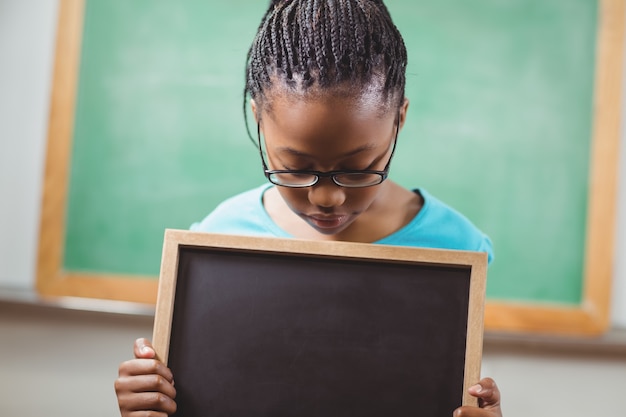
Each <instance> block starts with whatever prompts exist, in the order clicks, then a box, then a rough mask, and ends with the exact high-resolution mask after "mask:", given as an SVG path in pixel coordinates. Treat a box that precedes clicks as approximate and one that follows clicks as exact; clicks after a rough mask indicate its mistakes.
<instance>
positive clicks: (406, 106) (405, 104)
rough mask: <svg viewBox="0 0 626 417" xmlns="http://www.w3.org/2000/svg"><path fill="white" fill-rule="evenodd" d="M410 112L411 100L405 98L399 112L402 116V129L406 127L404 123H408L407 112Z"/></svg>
mask: <svg viewBox="0 0 626 417" xmlns="http://www.w3.org/2000/svg"><path fill="white" fill-rule="evenodd" d="M408 110H409V99H408V98H406V97H405V98H404V101H403V102H402V105H400V110H399V111H398V113H399V116H400V129H402V127H403V126H404V122H405V121H406V115H407V111H408Z"/></svg>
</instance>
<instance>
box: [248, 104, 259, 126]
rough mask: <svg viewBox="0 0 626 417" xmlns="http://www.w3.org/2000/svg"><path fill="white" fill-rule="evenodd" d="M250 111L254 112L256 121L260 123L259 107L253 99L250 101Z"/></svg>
mask: <svg viewBox="0 0 626 417" xmlns="http://www.w3.org/2000/svg"><path fill="white" fill-rule="evenodd" d="M250 109H251V110H252V115H253V116H254V121H255V122H257V123H259V116H258V114H257V110H258V109H257V105H256V101H254V99H253V98H251V99H250Z"/></svg>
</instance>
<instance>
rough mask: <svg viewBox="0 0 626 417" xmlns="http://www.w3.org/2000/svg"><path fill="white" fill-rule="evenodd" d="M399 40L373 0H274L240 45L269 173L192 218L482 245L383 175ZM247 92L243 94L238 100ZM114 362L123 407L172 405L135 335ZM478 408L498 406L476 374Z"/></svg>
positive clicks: (150, 410)
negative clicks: (128, 353) (131, 346)
mask: <svg viewBox="0 0 626 417" xmlns="http://www.w3.org/2000/svg"><path fill="white" fill-rule="evenodd" d="M406 64H407V56H406V49H405V46H404V42H403V40H402V37H401V35H400V33H399V32H398V30H397V28H396V27H395V25H394V24H393V22H392V20H391V17H390V15H389V12H388V10H387V8H386V7H385V5H384V4H383V2H382V0H274V1H272V3H271V4H270V7H269V9H268V11H267V12H266V14H265V16H264V17H263V19H262V21H261V25H260V26H259V29H258V33H257V35H256V37H255V39H254V42H253V44H252V47H251V48H250V51H249V53H248V60H247V72H246V75H247V79H246V89H245V93H244V97H245V98H246V99H247V96H248V94H249V95H250V98H251V100H250V104H251V110H252V114H253V115H254V118H255V120H256V122H257V127H258V129H257V137H256V138H255V142H257V145H258V147H259V151H260V158H261V161H260V164H262V166H263V170H264V172H265V176H266V177H267V179H268V180H269V183H268V184H266V185H263V186H261V187H259V188H256V189H254V190H251V191H248V192H246V193H243V194H241V195H238V196H236V197H233V198H231V199H229V200H227V201H225V202H224V203H222V204H221V205H220V206H219V207H217V209H215V211H213V212H212V213H211V214H210V215H209V216H208V217H206V218H205V219H204V220H203V221H202V222H201V223H198V224H195V225H194V226H193V227H192V229H193V230H197V231H204V232H217V233H229V234H246V235H256V236H275V237H296V238H302V239H316V240H343V241H351V242H373V243H381V244H388V245H404V246H420V247H433V248H447V249H462V250H473V251H483V252H487V253H488V254H489V258H490V259H491V257H492V249H491V242H490V240H489V238H488V237H487V236H486V235H485V234H483V233H482V232H481V231H480V230H478V229H477V228H476V227H475V226H474V225H472V224H471V223H470V222H469V221H468V220H467V219H466V218H465V217H463V216H462V215H460V214H459V213H458V212H456V211H454V210H453V209H451V208H450V207H448V206H446V205H445V204H443V203H442V202H440V201H439V200H437V199H436V198H434V197H433V196H431V195H430V194H428V193H427V192H426V191H425V190H423V189H420V190H407V189H404V188H402V187H400V186H399V185H397V184H395V183H394V182H392V181H390V180H387V174H388V172H389V167H390V164H391V160H392V158H393V154H394V150H395V148H396V141H397V138H398V133H399V132H400V130H401V129H402V126H403V125H404V122H405V120H406V115H407V108H408V104H409V103H408V100H407V99H406V98H405V95H404V88H405V70H406ZM246 105H247V103H246V104H245V105H244V109H245V106H246ZM134 353H135V359H133V360H130V361H128V362H125V363H123V364H122V365H120V369H119V378H118V379H117V380H116V383H115V388H116V392H117V397H118V402H119V406H120V410H121V412H122V415H123V416H125V417H131V416H140V415H141V416H144V415H150V416H165V415H167V414H171V413H173V412H174V411H175V409H176V404H175V402H174V398H175V389H174V382H173V376H172V373H171V371H170V370H169V369H168V368H167V367H166V366H165V365H163V364H162V363H160V362H158V361H157V360H155V359H154V357H155V355H154V351H153V349H152V347H151V345H150V343H149V342H148V341H147V340H145V339H138V340H137V341H136V343H135V350H134ZM470 393H471V394H472V395H474V396H475V397H478V399H479V405H480V408H473V407H461V408H459V409H457V410H456V411H455V414H454V415H456V416H483V417H501V415H502V414H501V411H500V393H499V391H498V388H497V387H496V385H495V383H494V382H493V380H491V379H489V378H485V379H483V380H481V381H479V382H477V384H476V385H475V386H473V387H472V388H470Z"/></svg>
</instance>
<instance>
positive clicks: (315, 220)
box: [306, 214, 348, 230]
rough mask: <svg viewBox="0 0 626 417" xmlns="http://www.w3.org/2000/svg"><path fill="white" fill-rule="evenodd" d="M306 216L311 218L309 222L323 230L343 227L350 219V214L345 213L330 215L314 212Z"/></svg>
mask: <svg viewBox="0 0 626 417" xmlns="http://www.w3.org/2000/svg"><path fill="white" fill-rule="evenodd" d="M306 218H307V219H308V220H309V222H310V223H311V224H312V225H313V226H315V228H316V229H322V230H327V229H328V230H331V229H337V228H339V227H341V226H342V225H343V224H344V223H345V222H346V221H347V220H348V216H345V215H343V216H340V215H332V216H328V215H321V214H314V215H310V216H306Z"/></svg>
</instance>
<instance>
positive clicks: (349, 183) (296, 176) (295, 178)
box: [257, 115, 400, 188]
mask: <svg viewBox="0 0 626 417" xmlns="http://www.w3.org/2000/svg"><path fill="white" fill-rule="evenodd" d="M399 131H400V115H398V116H397V117H396V133H395V136H394V139H393V148H392V149H391V155H390V156H389V160H388V161H387V165H385V168H384V169H383V170H382V171H375V170H369V169H366V170H352V169H346V170H339V171H328V172H321V171H307V170H291V169H282V170H280V169H268V167H267V164H266V163H265V158H264V157H263V149H262V147H261V126H260V125H259V124H258V123H257V139H258V146H259V153H260V154H261V161H262V162H263V172H264V173H265V177H266V178H267V179H268V180H269V182H271V183H272V184H275V185H279V186H281V187H289V188H305V187H312V186H314V185H315V184H317V183H318V182H319V180H320V178H330V179H332V181H333V182H334V183H335V184H337V185H338V186H340V187H346V188H361V187H371V186H374V185H378V184H380V183H382V182H383V181H385V180H386V179H387V176H388V175H389V166H390V165H391V159H392V158H393V154H394V152H395V151H396V142H397V141H398V132H399Z"/></svg>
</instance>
